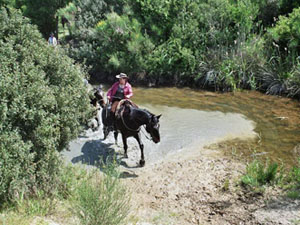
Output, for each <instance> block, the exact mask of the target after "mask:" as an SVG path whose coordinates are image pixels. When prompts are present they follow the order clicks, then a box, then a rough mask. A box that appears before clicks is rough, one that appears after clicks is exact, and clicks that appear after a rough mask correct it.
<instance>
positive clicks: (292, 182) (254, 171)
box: [240, 159, 300, 199]
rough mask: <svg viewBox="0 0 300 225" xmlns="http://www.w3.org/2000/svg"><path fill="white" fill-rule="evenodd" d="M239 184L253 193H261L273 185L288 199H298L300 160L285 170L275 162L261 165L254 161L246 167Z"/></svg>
mask: <svg viewBox="0 0 300 225" xmlns="http://www.w3.org/2000/svg"><path fill="white" fill-rule="evenodd" d="M240 184H241V185H242V186H243V187H250V189H251V190H252V191H255V192H256V191H259V192H263V191H264V188H265V187H266V186H271V185H274V186H277V187H279V188H281V189H282V190H284V191H285V193H286V196H287V197H288V198H291V199H300V160H299V163H298V165H296V166H294V167H293V168H291V169H289V170H287V169H285V168H284V166H283V165H282V166H280V167H279V166H278V164H277V163H275V162H273V163H270V162H269V161H267V162H265V163H263V162H261V161H259V160H257V159H255V160H253V161H252V162H251V163H249V164H248V165H247V168H246V172H245V174H244V175H243V176H242V177H241V179H240Z"/></svg>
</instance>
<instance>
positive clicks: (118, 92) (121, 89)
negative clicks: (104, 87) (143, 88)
mask: <svg viewBox="0 0 300 225" xmlns="http://www.w3.org/2000/svg"><path fill="white" fill-rule="evenodd" d="M116 78H118V79H119V81H118V82H116V83H114V84H113V85H112V87H111V88H110V89H109V90H108V92H107V98H108V100H109V102H111V103H112V106H111V112H112V113H115V111H116V108H117V106H118V104H119V102H120V100H122V99H129V98H131V96H132V95H133V93H132V88H131V85H130V84H129V82H128V77H127V75H126V74H125V73H120V74H118V75H117V76H116Z"/></svg>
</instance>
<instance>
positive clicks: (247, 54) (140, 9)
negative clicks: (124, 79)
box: [65, 0, 300, 97]
mask: <svg viewBox="0 0 300 225" xmlns="http://www.w3.org/2000/svg"><path fill="white" fill-rule="evenodd" d="M74 4H75V6H76V7H74V11H73V12H72V13H73V15H75V16H74V18H75V19H74V22H73V24H74V32H73V33H72V35H70V36H68V37H67V38H66V41H67V42H65V43H69V44H70V45H66V48H67V49H68V51H69V55H70V56H71V57H73V58H74V59H76V60H77V61H79V62H81V63H85V64H86V65H88V66H89V67H90V73H91V75H92V78H95V79H98V80H100V81H107V80H109V79H110V78H109V77H111V75H113V74H116V73H118V72H120V71H123V72H126V73H128V74H129V75H130V76H131V77H132V78H133V79H132V82H137V83H144V84H149V83H151V84H155V85H177V86H191V87H197V88H206V89H212V90H218V91H233V90H236V89H256V90H261V91H263V92H265V93H268V94H279V95H288V96H291V97H299V93H300V92H299V60H298V56H299V48H298V47H297V46H298V45H297V42H298V39H297V35H298V34H297V32H298V31H297V24H298V23H299V9H298V8H297V7H299V2H298V1H295V3H293V6H291V5H290V4H289V3H288V2H287V1H272V2H271V1H254V0H246V1H232V0H195V1H188V0H184V1H182V0H180V1H179V0H174V1H162V0H155V1H147V0H123V1H118V4H114V3H113V2H110V3H109V5H108V2H107V1H103V0H97V1H90V0H84V1H78V2H77V1H74ZM87 5H89V6H90V7H86V6H87ZM108 6H109V7H108ZM85 16H88V17H85ZM87 18H93V19H87ZM71 23H72V21H71Z"/></svg>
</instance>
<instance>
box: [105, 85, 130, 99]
mask: <svg viewBox="0 0 300 225" xmlns="http://www.w3.org/2000/svg"><path fill="white" fill-rule="evenodd" d="M119 84H120V83H119V82H116V83H114V84H113V85H112V86H111V88H110V89H109V90H108V92H107V96H109V97H110V102H111V101H112V96H114V95H115V94H116V92H117V90H118V86H119ZM132 95H133V93H132V88H131V85H130V84H129V83H128V82H126V84H125V86H124V96H125V99H129V98H131V96H132Z"/></svg>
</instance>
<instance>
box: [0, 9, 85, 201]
mask: <svg viewBox="0 0 300 225" xmlns="http://www.w3.org/2000/svg"><path fill="white" fill-rule="evenodd" d="M0 64H1V67H0V99H1V100H0V101H1V104H0V137H1V145H0V155H1V157H0V177H1V180H2V181H4V182H0V199H1V200H8V199H12V200H13V199H15V198H17V197H18V196H19V195H20V194H23V195H27V194H29V193H34V192H35V191H36V190H37V189H42V190H44V191H45V192H46V193H51V192H52V191H53V190H54V189H55V188H54V187H55V186H56V185H57V183H58V182H57V180H58V173H59V169H60V160H59V155H58V153H57V151H61V150H63V149H64V148H65V147H66V146H67V145H68V143H69V141H70V140H71V139H73V138H75V137H76V136H77V135H78V134H79V131H80V128H81V124H82V123H83V122H85V121H86V120H87V118H88V117H89V115H90V111H89V108H90V105H89V99H88V93H87V91H86V88H85V86H84V83H83V81H82V80H83V71H82V69H80V67H79V66H76V65H74V64H73V61H72V60H71V59H70V58H68V57H67V56H65V54H64V52H63V51H62V50H61V49H59V48H52V46H48V45H47V41H46V40H44V39H43V38H42V37H41V34H40V33H39V32H38V31H37V28H36V27H35V26H32V25H31V24H30V23H29V21H28V20H27V19H24V18H23V17H22V16H21V15H20V13H19V12H17V11H15V10H10V11H9V12H7V10H6V9H1V11H0Z"/></svg>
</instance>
